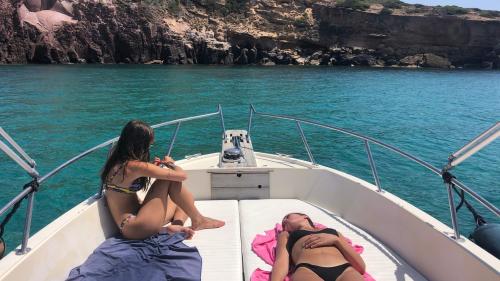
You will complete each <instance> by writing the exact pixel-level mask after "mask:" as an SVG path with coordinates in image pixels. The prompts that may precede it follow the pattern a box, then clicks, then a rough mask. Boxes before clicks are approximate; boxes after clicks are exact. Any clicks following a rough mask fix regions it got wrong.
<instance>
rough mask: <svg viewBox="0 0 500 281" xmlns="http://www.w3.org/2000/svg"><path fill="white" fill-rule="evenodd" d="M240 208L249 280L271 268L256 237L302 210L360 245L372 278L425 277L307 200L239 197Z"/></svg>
mask: <svg viewBox="0 0 500 281" xmlns="http://www.w3.org/2000/svg"><path fill="white" fill-rule="evenodd" d="M239 209H240V221H241V240H242V254H243V264H244V268H243V271H244V274H245V280H250V276H251V275H252V273H253V271H254V270H255V269H256V268H258V267H260V268H261V269H264V270H271V266H270V265H268V264H266V263H265V262H264V261H263V260H262V259H260V258H259V257H258V256H257V255H256V254H255V253H254V252H253V251H252V245H251V244H252V241H253V239H254V238H255V236H256V235H257V234H264V231H265V230H269V229H272V228H274V226H275V225H276V223H280V222H281V220H282V219H283V217H284V216H285V215H286V214H288V213H291V212H300V213H305V214H307V215H309V216H310V217H311V219H312V220H313V221H314V222H317V223H321V224H323V225H325V226H327V227H331V228H334V229H337V230H338V231H339V232H340V233H342V235H344V236H346V237H348V238H349V239H351V240H352V241H353V243H354V244H358V245H361V246H363V247H364V251H363V253H362V254H361V257H362V258H363V259H364V261H365V264H366V270H367V272H368V273H369V274H370V275H372V276H373V278H375V280H377V281H381V280H384V281H386V280H426V279H425V278H424V277H423V276H422V275H420V274H419V273H418V272H417V271H416V270H414V269H413V268H412V267H411V266H409V265H408V264H407V263H406V262H405V261H404V260H403V259H402V258H401V257H399V256H398V255H397V254H396V253H394V252H393V251H391V250H390V249H388V248H387V247H386V246H384V245H382V244H381V243H380V242H378V241H377V240H376V239H375V238H374V237H373V236H371V235H370V234H368V233H366V232H365V231H363V230H362V229H360V228H358V227H356V226H354V225H352V224H350V223H349V222H347V221H345V220H343V219H342V218H340V217H338V216H336V215H334V214H332V213H331V212H329V211H327V210H324V209H321V208H318V207H316V206H314V205H311V204H309V203H306V202H303V201H300V200H296V199H268V200H262V199H261V200H242V201H240V202H239ZM422 258H425V257H422ZM221 280H222V279H221Z"/></svg>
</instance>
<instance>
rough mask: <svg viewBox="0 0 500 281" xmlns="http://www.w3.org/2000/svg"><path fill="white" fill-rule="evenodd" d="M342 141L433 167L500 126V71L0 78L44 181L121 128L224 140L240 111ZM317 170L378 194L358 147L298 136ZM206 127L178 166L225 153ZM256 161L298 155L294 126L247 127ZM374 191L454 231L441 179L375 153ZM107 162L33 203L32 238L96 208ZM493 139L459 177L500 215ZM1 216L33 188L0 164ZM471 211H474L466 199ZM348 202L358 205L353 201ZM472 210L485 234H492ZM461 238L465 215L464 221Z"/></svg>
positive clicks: (30, 71) (12, 72)
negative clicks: (177, 125)
mask: <svg viewBox="0 0 500 281" xmlns="http://www.w3.org/2000/svg"><path fill="white" fill-rule="evenodd" d="M251 103H252V104H254V106H255V107H256V109H257V110H258V111H262V112H269V113H275V114H287V115H293V116H298V117H302V118H305V119H311V120H317V121H320V122H322V123H326V124H331V125H335V126H339V127H343V128H348V129H351V130H354V131H357V132H360V133H364V134H366V135H368V136H372V137H375V138H377V139H379V140H382V141H384V142H386V143H388V144H392V145H395V146H397V147H399V148H401V149H403V150H404V151H406V152H409V153H412V154H414V155H416V156H417V157H420V158H421V159H423V160H425V161H428V162H430V163H431V164H433V165H435V166H437V167H439V168H441V167H442V166H443V165H444V164H445V163H446V160H447V158H448V156H449V154H450V153H452V152H454V151H456V150H457V149H459V148H460V147H461V146H462V145H463V144H465V143H466V142H467V141H468V140H470V139H471V138H473V137H475V136H476V135H477V134H479V133H480V132H482V131H483V130H485V129H486V128H488V127H489V126H491V125H492V124H494V122H496V121H499V120H500V72H498V71H497V72H495V71H469V70H467V71H465V70H455V71H441V70H421V69H415V70H407V69H368V68H329V67H296V66H294V67H286V66H284V67H247V66H246V67H222V66H129V65H113V66H112V65H105V66H102V65H99V66H97V65H95V66H94V65H68V66H62V65H54V66H41V65H29V66H0V126H2V127H3V128H4V129H5V130H6V131H7V132H8V133H9V134H10V135H11V136H12V137H13V138H14V139H15V140H16V141H17V142H18V143H19V144H20V145H21V146H22V147H23V148H24V149H25V150H26V152H27V153H28V154H30V155H31V156H32V157H33V158H34V159H35V160H36V162H37V164H38V170H39V171H40V172H41V174H45V173H47V172H48V171H50V170H52V169H53V168H55V167H56V166H58V165H59V164H61V163H62V162H64V161H66V160H67V159H69V158H70V157H72V156H74V155H76V154H78V153H79V152H81V151H83V150H85V149H87V148H90V147H92V146H94V145H97V144H99V143H101V142H103V141H105V140H108V139H110V138H112V137H115V136H117V135H118V134H119V132H120V130H121V128H122V126H123V125H124V124H125V123H126V122H127V121H128V120H130V119H133V118H135V119H142V120H144V121H146V122H148V123H150V124H155V123H159V122H163V121H167V120H172V119H177V118H182V117H186V116H190V115H196V114H202V113H209V112H215V111H216V110H217V104H221V105H222V106H223V110H224V117H225V121H226V122H225V123H226V128H246V126H247V119H248V107H249V104H251ZM303 128H304V131H305V134H306V136H307V137H308V140H309V142H310V145H311V150H312V151H313V153H314V155H315V158H316V160H317V161H318V162H319V163H320V164H323V165H327V166H331V167H334V168H336V169H339V170H342V171H346V172H348V173H351V174H353V175H355V176H358V177H361V178H363V179H366V180H368V181H370V182H372V181H373V179H372V176H371V173H370V168H369V165H368V161H367V157H366V154H365V152H364V145H363V143H362V142H361V141H359V140H356V139H353V138H351V137H348V136H344V135H341V134H339V133H335V132H328V131H324V130H321V129H317V128H314V127H310V126H307V125H304V126H303ZM173 130H174V127H169V128H164V129H160V130H158V131H157V133H156V138H157V139H156V143H155V147H154V152H155V154H156V155H161V154H164V153H165V152H166V151H167V147H168V142H169V139H170V136H171V134H172V133H173ZM220 130H221V128H220V123H219V120H218V119H217V118H215V117H212V118H209V119H206V120H201V121H193V122H190V123H185V124H183V125H182V126H181V129H180V132H179V136H178V139H177V142H176V146H175V148H174V151H173V156H174V158H175V159H181V158H183V157H184V156H185V155H186V154H193V153H198V152H199V153H211V152H217V151H219V149H220V140H219V136H220ZM253 141H254V147H255V149H256V150H258V151H263V152H270V153H276V152H280V153H286V154H292V155H293V156H294V157H298V158H303V159H306V157H307V154H306V152H305V150H304V147H303V145H302V143H301V140H300V137H299V135H298V133H297V130H296V126H295V124H294V123H293V122H286V121H275V120H271V119H267V118H264V117H256V118H255V119H254V126H253ZM372 150H373V153H374V159H375V162H376V163H377V167H378V172H379V174H380V179H381V184H382V188H384V189H386V190H388V191H390V192H392V193H395V194H396V195H398V196H400V197H401V198H403V199H405V200H407V201H409V202H410V203H412V204H414V205H416V206H417V207H419V208H421V209H423V210H425V211H426V212H428V213H430V214H431V215H433V216H434V217H436V218H438V219H439V220H441V221H443V222H445V223H447V224H448V225H449V221H450V218H449V217H450V215H449V209H448V205H447V197H446V190H445V188H444V185H443V184H442V181H441V179H440V178H439V177H437V176H435V175H434V174H432V173H431V172H429V171H427V170H426V169H424V168H422V167H420V166H418V165H416V164H413V163H412V162H410V161H408V160H405V159H403V158H401V157H398V156H397V155H395V154H394V153H392V152H390V151H387V150H384V149H381V148H378V147H376V146H372ZM105 155H106V151H105V150H103V151H101V152H97V153H95V154H91V155H90V156H89V157H87V158H85V159H83V160H82V161H79V162H77V163H76V164H75V165H73V166H71V167H70V168H68V169H66V170H65V171H63V172H61V173H60V174H58V175H57V176H55V177H53V178H51V179H50V180H48V181H47V182H45V184H44V185H43V186H42V189H41V190H40V191H39V192H38V193H37V194H36V202H35V209H34V215H33V227H32V233H35V232H36V231H38V230H39V229H41V228H42V227H44V226H45V225H47V224H48V223H49V222H51V221H52V220H54V219H55V218H57V217H58V216H60V215H61V214H63V213H64V212H65V211H67V210H69V209H70V208H71V207H73V206H74V205H75V204H77V203H79V202H81V201H83V200H85V199H86V198H88V197H89V196H91V195H93V194H94V193H95V192H96V191H97V190H98V186H99V179H98V173H99V170H100V168H101V167H102V164H103V162H104V157H105ZM499 167H500V140H497V141H496V142H494V143H492V144H491V145H490V146H489V147H487V148H486V149H484V150H483V151H481V152H480V153H478V154H476V155H474V156H473V157H471V158H469V159H468V160H466V161H465V162H463V163H462V165H460V166H459V167H458V168H456V169H455V170H454V173H455V175H456V176H457V177H458V178H459V179H460V180H462V181H463V182H464V183H465V184H467V185H469V186H470V187H473V188H474V190H475V191H477V192H478V193H479V194H480V195H482V196H484V197H485V198H486V199H487V200H489V201H490V202H492V203H494V204H495V205H496V206H497V207H500V192H499V188H500V186H499V182H500V169H499ZM0 178H1V181H0V182H1V186H0V188H1V192H0V205H2V206H3V205H4V204H5V203H7V202H8V201H9V200H10V199H11V198H13V197H14V196H15V195H16V194H17V193H18V192H20V190H21V189H22V186H23V185H24V184H25V183H26V182H28V181H29V180H30V178H29V177H28V176H27V174H26V173H24V172H23V171H22V170H21V168H19V167H18V166H16V164H15V163H14V162H12V161H11V160H10V159H9V158H7V156H5V155H3V154H2V155H0ZM469 201H471V200H469ZM354 203H355V202H354ZM473 205H474V206H477V208H478V210H479V211H480V213H481V214H483V215H484V216H485V217H486V218H487V220H488V221H489V222H497V223H498V222H499V220H498V218H495V217H494V216H493V215H492V214H491V213H489V212H488V211H487V210H485V209H484V208H482V207H480V206H478V204H473ZM24 212H25V204H23V205H22V207H21V208H20V209H19V211H18V212H17V214H16V215H15V216H14V218H13V219H12V220H11V222H10V223H9V224H8V225H7V227H6V234H5V235H4V238H5V239H6V241H7V244H8V249H9V250H12V249H13V248H14V247H15V246H16V245H18V244H19V243H20V241H21V236H22V230H23V220H24ZM459 217H460V221H459V222H460V227H461V231H462V233H463V234H466V235H467V234H468V233H469V232H470V231H471V230H472V229H473V227H474V223H473V220H472V216H471V215H470V214H469V213H468V211H467V210H466V209H465V208H463V209H462V210H460V213H459Z"/></svg>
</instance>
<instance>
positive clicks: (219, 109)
mask: <svg viewBox="0 0 500 281" xmlns="http://www.w3.org/2000/svg"><path fill="white" fill-rule="evenodd" d="M214 115H219V118H220V119H221V127H222V132H223V133H224V131H225V125H224V118H223V113H222V106H221V105H220V104H219V105H218V106H217V111H216V112H212V113H207V114H202V115H196V116H190V117H186V118H180V119H176V120H172V121H167V122H163V123H159V124H155V125H152V126H151V128H153V129H158V128H161V127H165V126H169V125H173V124H176V125H177V127H176V129H175V132H174V135H173V137H172V139H171V140H170V144H169V148H168V154H167V155H170V153H171V152H172V149H173V147H174V142H175V138H176V137H177V133H178V131H179V128H180V124H181V123H183V122H187V121H192V120H197V119H203V118H207V117H210V116H214ZM223 135H224V134H223ZM116 141H118V137H115V138H112V139H110V140H107V141H105V142H103V143H101V144H98V145H96V146H94V147H92V148H90V149H88V150H86V151H84V152H82V153H80V154H78V155H76V156H74V157H73V158H71V159H69V160H68V161H66V162H64V163H62V164H61V165H59V166H57V167H56V168H55V169H53V170H51V171H50V172H48V173H47V174H45V175H44V176H42V177H39V178H35V181H36V182H37V187H38V185H41V184H42V183H43V182H45V181H46V180H47V179H49V178H50V177H52V176H54V175H56V174H57V173H58V172H60V171H61V170H63V169H65V168H66V167H68V166H69V165H71V164H73V163H74V162H76V161H78V160H80V159H82V158H84V157H85V156H87V155H89V154H91V153H93V152H95V151H97V150H99V149H101V148H104V147H107V146H109V145H111V144H113V143H115V142H116ZM16 149H18V148H17V147H16ZM19 149H21V148H20V147H19ZM21 150H22V149H21ZM23 156H24V155H23ZM27 160H28V159H27ZM29 160H31V158H29ZM29 160H28V161H29ZM31 161H32V163H35V162H34V161H33V160H31ZM31 161H30V162H31ZM33 165H34V164H33ZM37 190H38V189H36V190H35V187H34V186H32V185H30V186H27V187H26V188H25V189H23V190H22V191H21V192H20V193H19V194H18V195H17V196H16V197H14V198H13V199H12V200H10V201H9V202H8V203H7V204H5V205H4V206H3V207H2V208H1V209H0V216H2V215H3V214H4V213H5V212H7V210H9V209H10V208H11V207H12V206H14V205H15V204H16V203H18V202H19V201H21V200H23V199H24V198H26V196H28V206H27V209H26V217H25V224H24V232H23V240H22V244H21V249H20V250H18V251H17V254H19V255H23V254H25V253H27V252H28V251H29V250H30V249H29V248H28V239H29V232H30V228H31V221H32V213H33V204H34V192H35V191H37ZM99 195H100V194H98V196H99Z"/></svg>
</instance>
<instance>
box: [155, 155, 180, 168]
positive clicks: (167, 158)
mask: <svg viewBox="0 0 500 281" xmlns="http://www.w3.org/2000/svg"><path fill="white" fill-rule="evenodd" d="M174 163H175V160H174V159H173V158H172V157H170V156H165V158H164V159H163V160H161V159H160V158H159V157H155V160H153V164H155V165H156V166H160V165H161V164H164V165H172V164H174Z"/></svg>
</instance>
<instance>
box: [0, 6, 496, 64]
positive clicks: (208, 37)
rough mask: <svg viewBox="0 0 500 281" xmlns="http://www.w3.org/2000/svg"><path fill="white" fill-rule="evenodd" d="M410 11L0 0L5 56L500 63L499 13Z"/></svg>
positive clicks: (26, 59)
mask: <svg viewBox="0 0 500 281" xmlns="http://www.w3.org/2000/svg"><path fill="white" fill-rule="evenodd" d="M153 1H156V2H153ZM405 9H408V8H405ZM405 11H407V10H404V9H394V10H391V12H390V13H388V12H387V9H386V8H384V7H383V6H381V5H378V4H377V5H372V6H370V7H369V9H353V8H346V7H341V6H339V5H337V3H336V2H335V1H333V0H330V1H326V2H314V1H311V0H249V1H246V0H195V1H190V0H182V1H179V0H148V1H147V2H146V1H145V0H143V1H139V2H131V1H127V0H13V1H12V0H0V23H1V25H0V63H164V64H262V65H274V64H298V65H300V64H312V65H366V66H394V67H418V66H424V67H441V68H449V67H482V68H500V20H498V18H486V17H481V16H474V15H475V14H474V13H473V12H471V13H469V15H465V16H447V15H425V14H423V15H422V14H408V13H406V12H405Z"/></svg>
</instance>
